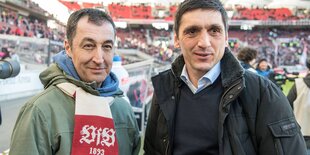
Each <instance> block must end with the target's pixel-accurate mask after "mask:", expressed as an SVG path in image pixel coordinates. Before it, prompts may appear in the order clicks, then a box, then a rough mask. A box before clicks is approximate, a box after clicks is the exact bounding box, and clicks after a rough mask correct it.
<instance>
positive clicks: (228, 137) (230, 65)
mask: <svg viewBox="0 0 310 155" xmlns="http://www.w3.org/2000/svg"><path fill="white" fill-rule="evenodd" d="M227 20H228V19H227V14H226V11H225V10H224V8H223V5H222V4H221V2H220V1H218V0H185V1H184V2H182V3H181V4H180V5H179V7H178V10H177V13H176V16H175V22H174V46H175V47H176V48H180V49H181V52H182V55H180V56H179V57H178V58H177V59H176V60H175V61H174V62H173V63H172V66H171V69H169V70H167V71H164V72H162V73H160V74H159V75H157V76H155V77H153V78H152V82H153V86H154V96H153V100H152V105H151V109H150V113H149V115H148V122H147V127H146V133H145V141H144V150H145V154H147V155H163V154H165V155H170V154H174V155H198V154H199V155H201V154H214V155H215V154H219V155H232V154H234V155H254V154H261V155H266V154H268V155H271V154H272V155H274V154H286V155H295V154H298V155H305V154H306V145H305V142H304V140H303V137H302V134H301V132H300V128H299V125H298V124H297V122H296V120H295V117H294V114H293V112H292V109H291V107H290V105H289V103H288V101H287V99H286V98H285V96H284V94H283V93H282V92H281V91H280V90H279V89H278V87H277V86H275V85H274V84H273V83H271V82H270V81H269V80H267V79H265V78H262V77H261V76H258V75H256V74H252V73H249V71H247V70H244V69H243V68H242V66H241V65H240V63H239V62H238V60H237V59H236V58H235V57H234V56H233V55H232V53H231V52H230V50H229V49H228V48H227V47H228V32H227V30H228V26H227Z"/></svg>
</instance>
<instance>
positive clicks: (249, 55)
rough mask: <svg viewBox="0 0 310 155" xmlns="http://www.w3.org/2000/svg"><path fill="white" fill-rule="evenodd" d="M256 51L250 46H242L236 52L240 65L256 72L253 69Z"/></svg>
mask: <svg viewBox="0 0 310 155" xmlns="http://www.w3.org/2000/svg"><path fill="white" fill-rule="evenodd" d="M256 57H257V51H256V50H255V49H253V48H250V47H244V48H242V49H240V51H239V52H238V55H237V58H238V60H239V61H240V64H241V65H242V67H243V68H244V69H246V70H249V71H251V72H253V73H257V71H256V70H255V69H254V65H255V63H256Z"/></svg>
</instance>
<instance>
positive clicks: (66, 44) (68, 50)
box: [64, 39, 72, 58]
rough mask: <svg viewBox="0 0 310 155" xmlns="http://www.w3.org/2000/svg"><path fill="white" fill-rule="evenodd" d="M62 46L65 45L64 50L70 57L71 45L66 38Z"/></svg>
mask: <svg viewBox="0 0 310 155" xmlns="http://www.w3.org/2000/svg"><path fill="white" fill-rule="evenodd" d="M64 46H65V50H66V53H67V55H68V56H69V57H70V58H72V50H71V46H70V44H69V41H68V40H67V39H66V40H65V42H64Z"/></svg>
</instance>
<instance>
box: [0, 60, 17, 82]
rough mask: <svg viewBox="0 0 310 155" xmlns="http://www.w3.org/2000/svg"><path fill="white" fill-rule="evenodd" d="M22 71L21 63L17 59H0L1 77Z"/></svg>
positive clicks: (15, 74)
mask: <svg viewBox="0 0 310 155" xmlns="http://www.w3.org/2000/svg"><path fill="white" fill-rule="evenodd" d="M19 72H20V64H19V63H18V62H17V61H15V60H0V79H6V78H10V77H15V76H17V75H18V73H19Z"/></svg>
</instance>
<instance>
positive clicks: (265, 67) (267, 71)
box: [256, 58, 276, 84]
mask: <svg viewBox="0 0 310 155" xmlns="http://www.w3.org/2000/svg"><path fill="white" fill-rule="evenodd" d="M256 71H257V74H259V75H261V76H263V77H266V78H268V79H269V80H271V81H272V82H273V83H275V84H276V82H275V79H274V71H273V69H272V67H271V65H270V64H269V63H268V61H267V59H265V58H263V59H260V60H259V61H258V63H257V67H256Z"/></svg>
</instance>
